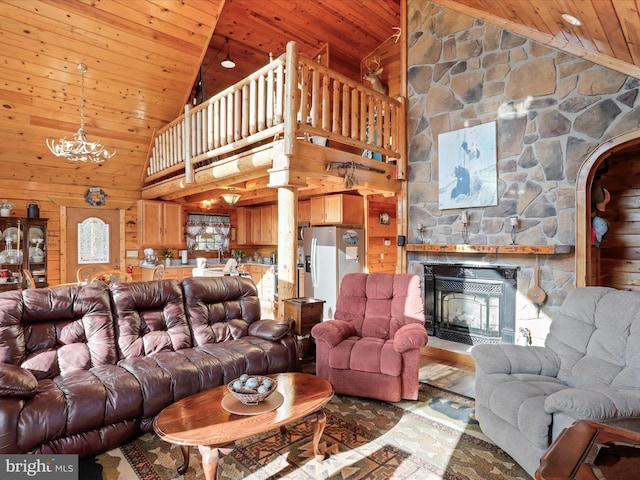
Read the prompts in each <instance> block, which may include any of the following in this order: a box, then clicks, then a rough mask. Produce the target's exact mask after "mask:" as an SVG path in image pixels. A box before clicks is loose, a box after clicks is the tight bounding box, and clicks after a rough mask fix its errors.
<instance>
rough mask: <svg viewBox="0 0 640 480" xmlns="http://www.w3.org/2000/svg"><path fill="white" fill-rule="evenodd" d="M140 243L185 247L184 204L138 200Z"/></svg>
mask: <svg viewBox="0 0 640 480" xmlns="http://www.w3.org/2000/svg"><path fill="white" fill-rule="evenodd" d="M138 245H140V246H141V247H176V248H184V245H185V240H184V220H183V212H182V205H180V204H179V203H171V202H161V201H156V200H138Z"/></svg>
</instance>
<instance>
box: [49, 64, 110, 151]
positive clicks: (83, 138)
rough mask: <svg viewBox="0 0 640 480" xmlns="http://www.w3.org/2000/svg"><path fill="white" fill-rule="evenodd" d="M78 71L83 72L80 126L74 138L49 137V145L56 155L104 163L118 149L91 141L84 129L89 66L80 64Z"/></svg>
mask: <svg viewBox="0 0 640 480" xmlns="http://www.w3.org/2000/svg"><path fill="white" fill-rule="evenodd" d="M78 71H79V72H80V73H81V74H82V89H81V96H80V99H81V100H80V128H79V129H78V131H77V132H76V133H75V135H74V136H73V140H67V137H64V138H62V139H60V140H57V141H56V140H54V139H52V138H48V139H47V147H49V150H51V153H53V154H54V155H55V156H56V157H63V158H66V159H67V160H70V161H72V162H89V161H91V162H94V163H102V162H104V161H105V160H109V159H110V158H111V157H113V156H114V155H115V154H116V151H115V150H114V151H113V152H109V151H108V150H107V147H105V146H104V145H102V144H100V143H99V142H90V141H88V140H87V135H86V133H85V131H84V74H85V72H86V71H87V66H86V65H85V64H84V63H80V64H78Z"/></svg>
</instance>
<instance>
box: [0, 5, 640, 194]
mask: <svg viewBox="0 0 640 480" xmlns="http://www.w3.org/2000/svg"><path fill="white" fill-rule="evenodd" d="M400 2H401V0H348V1H345V0H322V1H314V0H226V1H225V0H183V1H176V0H135V1H131V0H74V1H68V0H0V24H1V25H2V29H0V41H1V46H2V48H1V50H0V63H1V65H2V68H1V69H0V114H1V117H0V181H1V180H13V181H21V182H27V181H30V182H36V183H37V182H42V183H47V184H55V185H60V189H61V190H64V185H65V184H70V185H81V186H95V185H99V186H100V187H102V188H110V189H111V190H112V191H113V190H115V191H118V190H121V191H129V192H130V191H132V190H133V191H139V190H140V188H141V186H142V185H143V179H144V170H145V165H146V162H147V155H148V150H149V145H150V143H151V139H152V137H153V132H154V130H155V129H158V128H160V127H162V126H163V125H165V124H166V123H168V122H170V121H171V120H173V119H174V118H175V117H176V116H177V115H179V114H180V112H181V111H182V109H183V107H184V104H185V102H187V101H188V99H189V98H190V96H191V94H192V87H193V85H194V84H195V82H196V80H197V78H198V75H199V69H200V65H202V72H203V79H204V84H205V93H206V96H211V95H212V94H214V93H216V92H217V91H219V90H220V89H221V88H224V87H226V86H228V85H230V84H231V83H233V82H235V81H237V80H238V79H240V78H242V77H244V76H246V75H247V74H248V73H249V72H252V71H254V70H255V69H257V68H258V67H260V66H262V65H264V64H265V63H266V62H267V61H268V58H269V54H270V53H272V54H273V55H274V56H277V55H279V54H281V53H282V52H283V51H284V49H285V45H286V43H287V42H288V41H289V40H295V41H296V42H298V44H299V45H300V48H301V50H302V51H303V52H305V53H308V54H313V53H314V52H316V51H317V50H318V49H319V48H321V47H322V46H323V45H324V44H325V43H328V44H329V52H330V59H331V67H332V68H334V69H336V70H338V71H340V72H341V73H344V74H348V75H349V74H350V75H352V76H358V75H359V64H360V59H361V58H363V57H364V56H366V55H367V54H368V53H370V52H372V51H373V50H374V49H375V48H376V47H377V46H378V45H380V44H381V43H382V42H384V41H385V40H386V39H388V38H389V36H390V35H391V34H393V33H394V30H393V27H398V26H400ZM434 3H439V4H442V5H444V6H447V7H449V8H452V9H455V10H457V11H461V12H463V13H469V14H471V15H473V16H476V17H479V18H483V19H485V20H486V21H489V22H491V23H495V24H497V25H499V26H501V27H503V28H506V29H509V30H512V31H515V32H516V33H519V34H522V35H526V36H529V37H531V38H534V39H536V40H539V41H542V42H544V43H547V44H550V45H553V46H556V47H557V48H563V49H565V50H567V51H569V52H571V53H573V54H576V55H581V56H584V57H585V58H588V59H589V60H592V61H594V62H597V63H602V64H605V65H608V66H609V67H611V68H614V69H617V70H619V71H623V72H624V73H627V74H629V75H634V76H637V77H639V78H640V73H638V72H640V68H639V66H640V44H639V43H638V38H640V31H639V28H640V16H639V14H638V8H637V7H638V5H637V4H636V2H634V1H631V0H584V1H581V0H538V1H535V0H529V1H527V0H501V1H499V2H497V1H494V2H487V1H485V0H434ZM564 12H568V13H572V14H574V15H575V16H577V17H578V18H581V19H582V20H583V27H581V28H576V27H572V26H570V25H568V24H565V23H563V22H562V21H561V20H560V19H559V14H560V13H564ZM408 17H409V20H408V21H409V22H411V20H412V17H411V12H408ZM225 37H229V53H230V55H231V57H232V58H233V60H234V61H235V63H236V68H234V69H231V70H227V69H223V68H220V67H219V63H220V61H221V60H222V59H223V58H224V57H225V56H226V54H227V47H226V43H225ZM79 63H85V64H86V65H87V66H88V71H87V73H86V77H85V98H86V106H85V127H86V132H87V136H88V137H89V140H91V141H94V140H99V141H100V142H101V143H103V144H105V145H107V146H109V147H110V148H112V149H116V150H117V153H116V156H115V157H113V158H112V159H111V160H109V161H107V162H106V163H105V164H103V165H100V166H96V165H86V164H76V163H71V162H67V161H65V160H61V159H57V158H55V157H54V156H53V155H52V154H51V153H50V152H49V150H48V149H47V147H46V145H45V140H46V139H47V138H56V139H58V138H62V137H67V138H71V137H72V136H73V134H74V133H75V132H76V131H77V130H78V127H79V122H80V89H81V87H80V82H81V77H80V74H79V72H78V71H77V64H79Z"/></svg>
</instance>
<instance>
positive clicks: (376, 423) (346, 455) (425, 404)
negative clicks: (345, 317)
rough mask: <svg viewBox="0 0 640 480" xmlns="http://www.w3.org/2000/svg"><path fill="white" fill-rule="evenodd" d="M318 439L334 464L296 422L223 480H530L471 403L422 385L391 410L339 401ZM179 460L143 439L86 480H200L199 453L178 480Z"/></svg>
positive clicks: (103, 458) (230, 460) (225, 470)
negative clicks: (414, 396) (318, 453)
mask: <svg viewBox="0 0 640 480" xmlns="http://www.w3.org/2000/svg"><path fill="white" fill-rule="evenodd" d="M325 412H326V414H327V425H326V427H325V430H324V434H323V436H322V440H321V445H320V446H321V448H323V449H324V450H325V451H326V452H327V453H328V454H329V457H328V458H327V459H325V460H323V461H317V460H316V459H315V458H314V457H313V453H312V446H311V437H312V428H313V427H312V425H310V424H307V423H305V422H298V423H294V424H290V425H288V426H287V431H286V434H285V435H282V434H281V433H280V431H279V430H273V431H270V432H266V433H264V434H262V435H258V436H255V437H251V438H249V439H245V440H241V441H239V442H237V443H236V448H235V449H234V450H233V451H232V452H231V453H230V454H229V455H227V456H225V457H223V459H222V460H221V462H220V464H219V466H218V478H219V479H240V478H246V479H255V480H258V479H267V478H289V479H314V480H315V479H365V478H366V479H372V480H376V479H421V480H429V479H450V480H487V479H509V480H517V479H522V480H529V479H530V478H531V477H529V475H527V473H526V472H525V471H524V470H522V468H520V466H519V465H518V464H517V463H515V462H514V461H513V460H512V459H511V458H510V457H509V456H508V455H507V454H506V453H504V451H502V450H501V449H500V448H498V447H497V446H495V445H494V444H492V443H491V442H490V441H489V440H488V439H487V438H486V437H485V436H484V435H483V434H482V432H481V431H480V428H479V426H478V422H477V421H476V420H475V417H474V402H473V399H470V398H467V397H463V396H460V395H457V394H454V393H451V392H448V391H446V390H442V389H439V388H437V387H434V386H431V385H427V384H421V385H420V394H419V399H418V401H416V402H409V401H403V402H399V403H386V402H379V401H375V400H368V399H362V398H355V397H347V396H342V395H335V396H334V398H333V399H332V400H331V401H330V402H329V403H328V404H327V405H326V406H325ZM180 463H182V453H181V451H180V449H179V448H178V447H176V446H172V445H170V444H168V443H166V442H163V441H161V440H159V439H158V437H157V436H156V435H153V434H150V433H149V434H145V435H142V436H141V437H139V438H138V439H136V440H135V441H133V442H131V443H129V444H127V445H124V446H122V447H121V448H119V449H115V450H112V451H110V452H107V453H104V454H102V455H99V456H98V457H96V458H95V459H93V460H92V459H89V460H88V461H83V462H81V468H80V478H82V479H83V480H85V479H86V480H90V479H91V480H94V479H102V480H122V479H127V480H129V479H131V480H135V479H136V478H138V479H142V480H165V479H184V480H195V479H202V478H204V475H203V473H202V467H201V464H200V458H199V453H198V451H197V449H196V448H192V449H191V456H190V460H189V463H190V467H189V469H188V470H187V472H186V473H185V474H184V475H178V474H177V472H176V466H177V465H179V464H180Z"/></svg>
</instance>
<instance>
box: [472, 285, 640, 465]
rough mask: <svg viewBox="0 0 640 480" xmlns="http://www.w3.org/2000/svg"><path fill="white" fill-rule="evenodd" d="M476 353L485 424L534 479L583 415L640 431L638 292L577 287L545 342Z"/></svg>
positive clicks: (480, 416) (480, 349) (495, 347)
mask: <svg viewBox="0 0 640 480" xmlns="http://www.w3.org/2000/svg"><path fill="white" fill-rule="evenodd" d="M471 354H472V356H473V358H474V359H475V361H476V416H477V419H478V421H479V422H480V427H481V428H482V431H483V432H484V433H485V434H486V435H487V436H488V437H489V438H490V439H491V440H492V441H493V442H495V443H496V444H497V445H498V446H499V447H501V448H502V449H503V450H504V451H505V452H507V453H508V454H509V455H510V456H511V457H512V458H513V459H514V460H515V461H516V462H518V463H519V464H520V465H521V466H522V467H523V468H524V469H525V470H526V471H527V472H528V473H529V474H530V475H531V476H534V473H535V471H536V469H537V468H538V466H539V465H540V457H541V456H542V455H543V454H544V452H545V451H546V450H547V448H548V447H549V445H550V444H551V443H552V442H553V441H554V440H555V439H556V438H557V436H558V435H559V434H560V432H562V430H564V429H565V428H566V427H569V426H571V425H572V424H573V423H574V422H575V421H576V420H579V419H589V420H593V421H597V422H601V423H608V424H615V426H618V427H622V428H629V429H632V430H640V293H639V292H629V291H621V290H615V289H612V288H606V287H584V288H578V289H576V290H573V291H571V292H570V293H569V295H568V296H567V298H566V300H565V302H564V304H563V306H562V308H561V310H560V313H559V314H558V315H557V316H556V317H555V318H554V319H553V320H552V322H551V326H550V331H549V334H548V335H547V338H546V339H545V346H544V347H527V346H519V345H493V344H491V345H490V344H483V345H477V346H475V347H474V348H473V349H472V351H471Z"/></svg>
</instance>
